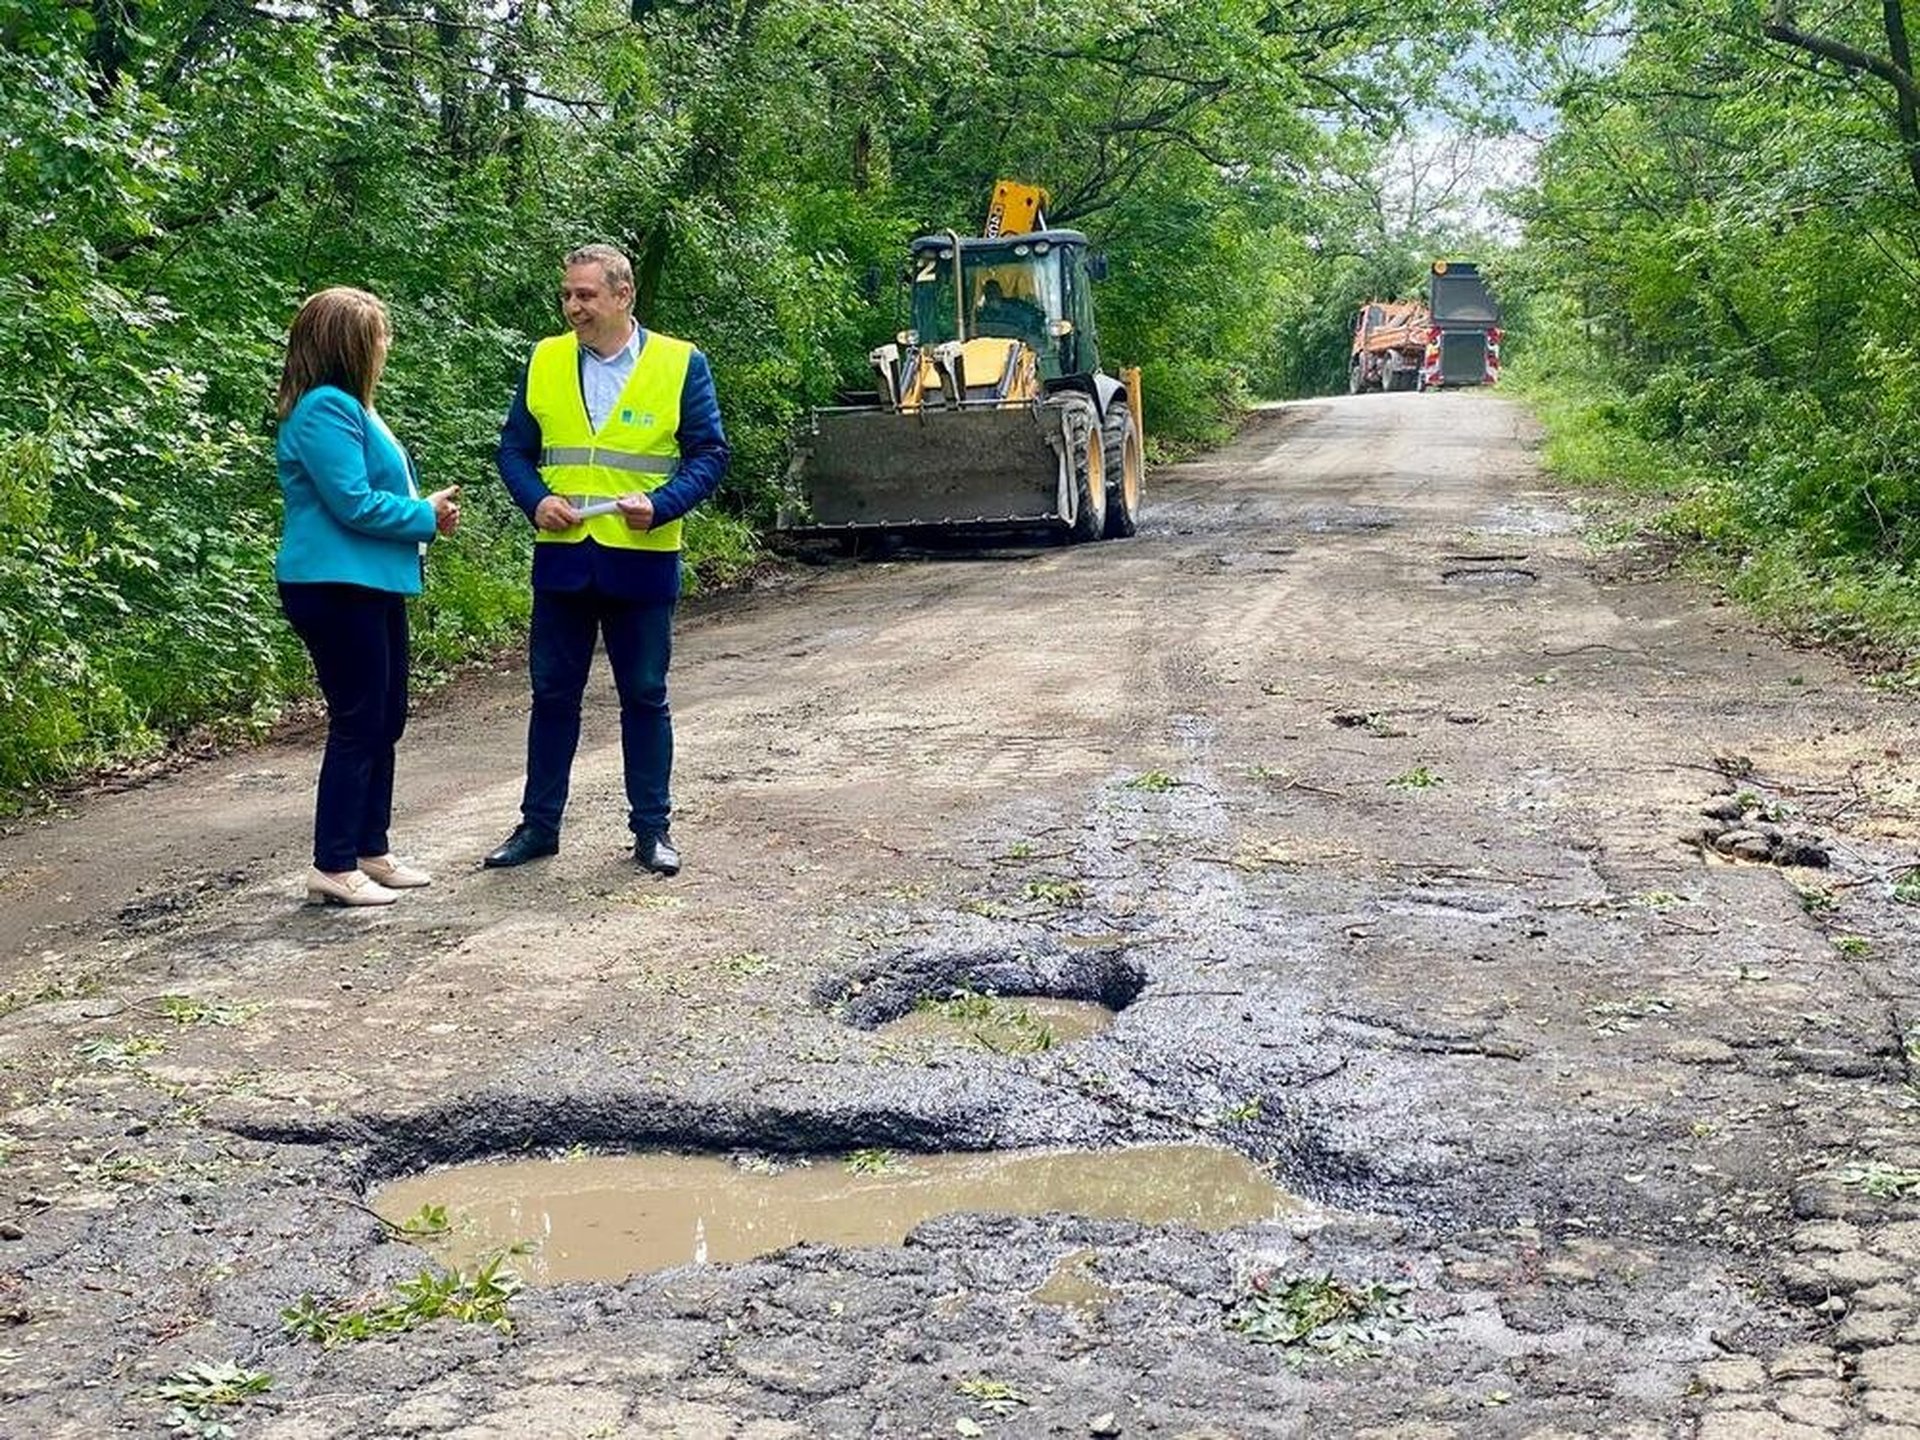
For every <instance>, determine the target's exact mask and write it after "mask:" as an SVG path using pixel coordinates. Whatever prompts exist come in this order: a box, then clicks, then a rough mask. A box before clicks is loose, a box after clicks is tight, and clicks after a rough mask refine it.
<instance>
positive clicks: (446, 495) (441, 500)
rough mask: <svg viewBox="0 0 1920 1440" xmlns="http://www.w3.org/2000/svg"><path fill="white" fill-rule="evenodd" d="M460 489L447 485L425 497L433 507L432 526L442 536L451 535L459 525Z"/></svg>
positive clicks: (456, 486)
mask: <svg viewBox="0 0 1920 1440" xmlns="http://www.w3.org/2000/svg"><path fill="white" fill-rule="evenodd" d="M459 501H460V487H459V486H458V485H449V486H447V488H446V489H444V490H436V491H434V492H433V494H431V495H429V496H428V497H427V503H428V504H429V505H431V506H433V525H434V528H435V529H436V530H438V531H439V532H440V533H441V534H442V535H451V534H452V533H453V532H454V531H455V529H457V528H458V527H459V524H460V504H459Z"/></svg>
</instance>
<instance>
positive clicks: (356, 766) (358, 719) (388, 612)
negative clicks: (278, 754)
mask: <svg viewBox="0 0 1920 1440" xmlns="http://www.w3.org/2000/svg"><path fill="white" fill-rule="evenodd" d="M280 608H281V609H282V610H284V611H285V612H286V616H287V620H288V622H289V623H290V624H291V625H292V626H293V629H294V633H295V634H297V635H298V636H299V637H300V639H301V640H302V642H304V643H305V645H306V647H307V653H308V654H309V655H311V656H312V657H313V669H314V674H315V675H316V676H318V677H319V681H320V693H321V694H322V695H324V696H326V699H327V750H326V754H325V756H324V757H323V758H322V759H321V761H320V788H319V793H318V795H317V796H316V798H315V801H314V806H313V864H314V868H315V869H317V870H325V871H328V872H329V873H333V872H337V871H341V870H351V869H353V868H354V866H355V865H357V864H358V863H359V858H360V856H362V855H384V854H386V853H387V850H388V849H389V846H388V843H387V826H388V825H389V824H390V823H391V821H392V818H393V747H394V744H395V742H396V741H398V740H399V738H400V736H401V733H402V732H403V731H405V729H406V728H407V602H406V598H405V597H404V596H401V595H396V594H394V593H393V592H392V591H390V590H370V589H368V588H367V587H365V586H364V585H282V586H281V587H280Z"/></svg>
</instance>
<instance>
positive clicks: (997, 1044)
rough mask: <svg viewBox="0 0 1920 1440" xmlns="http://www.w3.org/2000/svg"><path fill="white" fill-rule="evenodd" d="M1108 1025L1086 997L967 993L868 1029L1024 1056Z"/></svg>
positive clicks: (1102, 1010) (1109, 1016) (1104, 1012)
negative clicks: (1076, 998)
mask: <svg viewBox="0 0 1920 1440" xmlns="http://www.w3.org/2000/svg"><path fill="white" fill-rule="evenodd" d="M1111 1024H1113V1011H1111V1010H1109V1009H1107V1007H1106V1006H1104V1005H1098V1004H1095V1003H1094V1002H1093V1001H1091V1000H1051V999H1048V998H1046V997H1044V996H1028V995H1016V996H1008V997H998V996H985V995H967V996H965V997H964V998H960V999H954V1000H939V1001H934V1002H932V1003H930V1004H926V1005H922V1006H921V1007H920V1008H919V1009H917V1010H909V1011H908V1012H907V1013H906V1014H905V1015H902V1016H901V1017H900V1018H899V1019H897V1020H889V1021H888V1022H887V1023H886V1024H884V1025H881V1026H878V1027H876V1028H875V1030H874V1034H876V1035H879V1036H881V1037H882V1038H883V1039H887V1040H893V1041H929V1040H930V1041H940V1042H945V1043H947V1044H952V1045H967V1046H973V1047H977V1048H979V1049H982V1050H991V1051H993V1052H994V1053H995V1054H999V1055H1030V1054H1033V1053H1035V1052H1037V1051H1041V1050H1052V1049H1054V1048H1055V1047H1056V1046H1060V1045H1070V1044H1072V1043H1073V1042H1074V1041H1075V1040H1084V1039H1086V1038H1087V1037H1088V1036H1089V1035H1098V1034H1099V1033H1100V1032H1101V1031H1102V1030H1105V1029H1106V1028H1107V1027H1108V1026H1109V1025H1111Z"/></svg>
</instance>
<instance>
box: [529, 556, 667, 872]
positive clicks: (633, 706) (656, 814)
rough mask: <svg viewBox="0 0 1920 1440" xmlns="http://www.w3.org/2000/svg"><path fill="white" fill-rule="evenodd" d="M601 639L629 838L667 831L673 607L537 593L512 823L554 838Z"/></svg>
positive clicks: (577, 593)
mask: <svg viewBox="0 0 1920 1440" xmlns="http://www.w3.org/2000/svg"><path fill="white" fill-rule="evenodd" d="M600 635H604V636H606V640H607V663H608V664H609V665H610V666H611V667H612V669H613V683H614V688H615V689H617V690H618V691H619V694H620V750H621V756H622V759H623V760H624V761H625V765H626V774H627V812H628V813H627V824H628V825H629V826H630V827H631V828H632V830H633V833H634V834H635V835H658V834H661V833H662V832H663V831H665V830H666V828H667V816H668V813H669V810H670V809H671V806H670V804H669V801H668V798H667V797H668V789H669V786H670V784H671V782H672V778H673V714H672V712H671V711H670V710H668V708H667V665H668V662H669V661H670V660H671V659H672V658H673V605H672V604H671V602H669V603H667V604H664V605H656V604H641V603H639V602H636V601H632V600H621V599H617V598H615V597H613V596H610V595H603V594H601V593H600V592H599V591H597V590H536V591H534V592H533V627H532V633H531V636H530V638H529V641H528V650H527V664H528V669H529V670H530V671H531V673H532V678H533V713H532V715H531V716H530V717H529V719H528V721H527V788H526V792H525V794H524V795H523V797H522V798H521V802H520V817H521V819H523V820H525V821H526V823H527V824H529V825H531V826H533V827H534V828H535V829H536V830H540V831H543V832H544V833H546V834H548V835H558V834H559V833H560V816H561V813H562V812H563V811H564V810H565V809H566V808H567V779H568V776H569V775H570V774H571V773H572V771H573V754H574V751H575V750H577V749H578V748H579V745H580V699H581V697H582V696H583V695H584V694H585V693H586V689H587V674H588V672H589V670H591V668H592V666H593V648H594V641H595V639H596V638H597V637H598V636H600Z"/></svg>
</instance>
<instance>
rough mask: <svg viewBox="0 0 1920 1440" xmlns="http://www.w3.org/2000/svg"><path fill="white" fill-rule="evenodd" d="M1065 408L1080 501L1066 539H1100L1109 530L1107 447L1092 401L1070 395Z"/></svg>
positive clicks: (1068, 444) (1068, 442)
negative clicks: (1102, 437)
mask: <svg viewBox="0 0 1920 1440" xmlns="http://www.w3.org/2000/svg"><path fill="white" fill-rule="evenodd" d="M1065 410H1066V414H1065V416H1064V417H1063V418H1064V419H1065V422H1066V439H1067V453H1068V456H1069V457H1070V459H1071V461H1072V464H1073V481H1074V489H1075V490H1076V491H1077V492H1078V498H1079V502H1080V503H1079V504H1078V506H1076V507H1075V513H1074V517H1073V529H1072V530H1071V531H1069V532H1068V535H1067V538H1068V539H1069V540H1070V541H1072V542H1073V543H1074V544H1076V545H1078V544H1080V543H1081V542H1082V541H1085V540H1098V539H1099V538H1100V537H1101V536H1103V535H1105V534H1106V533H1107V463H1106V447H1105V444H1104V442H1103V441H1102V439H1101V435H1100V419H1099V416H1098V415H1096V414H1095V413H1094V408H1093V402H1092V401H1091V400H1087V399H1084V398H1082V397H1081V396H1078V395H1075V396H1071V397H1070V398H1069V399H1068V400H1067V401H1066V405H1065Z"/></svg>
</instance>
